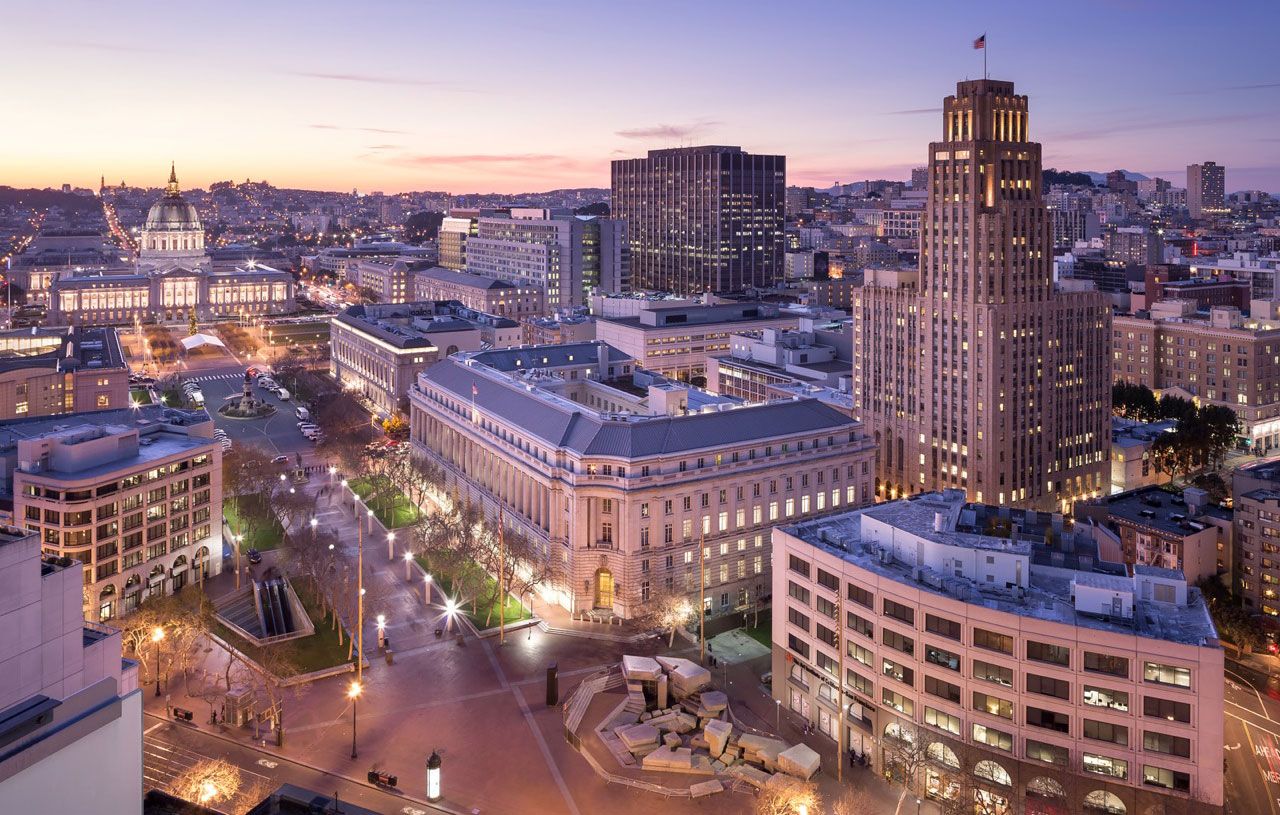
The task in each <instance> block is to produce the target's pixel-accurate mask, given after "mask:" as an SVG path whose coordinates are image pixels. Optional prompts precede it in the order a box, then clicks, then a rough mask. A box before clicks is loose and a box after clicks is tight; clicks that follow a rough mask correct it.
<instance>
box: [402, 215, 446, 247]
mask: <svg viewBox="0 0 1280 815" xmlns="http://www.w3.org/2000/svg"><path fill="white" fill-rule="evenodd" d="M443 221H444V213H443V212H425V211H424V212H415V213H413V214H412V215H410V216H409V217H408V218H406V219H405V221H404V238H405V240H407V241H409V242H410V243H421V242H422V241H429V240H435V239H436V236H437V235H438V234H439V233H440V224H441V223H443Z"/></svg>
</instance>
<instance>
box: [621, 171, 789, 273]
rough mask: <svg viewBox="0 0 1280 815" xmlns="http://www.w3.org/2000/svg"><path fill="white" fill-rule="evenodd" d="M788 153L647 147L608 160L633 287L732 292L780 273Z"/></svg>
mask: <svg viewBox="0 0 1280 815" xmlns="http://www.w3.org/2000/svg"><path fill="white" fill-rule="evenodd" d="M786 182H787V159H786V157H785V156H757V155H752V154H751V153H746V152H743V150H742V148H740V147H682V148H675V149H671V150H650V151H649V155H648V157H647V158H632V159H620V160H618V161H615V162H613V199H612V205H613V216H614V217H615V218H621V219H623V220H624V221H626V222H627V234H628V240H629V242H630V246H631V276H632V280H633V286H634V288H636V289H651V290H659V291H670V292H675V293H677V294H696V293H700V292H707V291H710V292H737V291H743V290H744V289H746V288H748V287H753V286H754V287H768V286H772V285H774V284H775V283H777V281H778V280H779V279H780V278H781V277H782V250H783V214H784V208H785V203H786V192H785V189H786Z"/></svg>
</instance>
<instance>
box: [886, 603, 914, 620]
mask: <svg viewBox="0 0 1280 815" xmlns="http://www.w3.org/2000/svg"><path fill="white" fill-rule="evenodd" d="M884 616H886V617H892V618H893V619H895V620H901V621H902V622H904V623H906V624H907V625H915V624H916V613H915V609H913V608H911V607H909V606H904V605H903V604H902V603H897V602H894V601H893V600H890V599H889V598H888V597H886V598H885V599H884Z"/></svg>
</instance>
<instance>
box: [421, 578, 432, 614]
mask: <svg viewBox="0 0 1280 815" xmlns="http://www.w3.org/2000/svg"><path fill="white" fill-rule="evenodd" d="M422 603H423V605H428V606H429V605H431V573H430V572H428V573H427V574H424V575H423V576H422Z"/></svg>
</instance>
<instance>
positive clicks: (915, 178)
mask: <svg viewBox="0 0 1280 815" xmlns="http://www.w3.org/2000/svg"><path fill="white" fill-rule="evenodd" d="M928 186H929V168H928V167H912V168H911V189H913V190H923V189H926V188H928Z"/></svg>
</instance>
